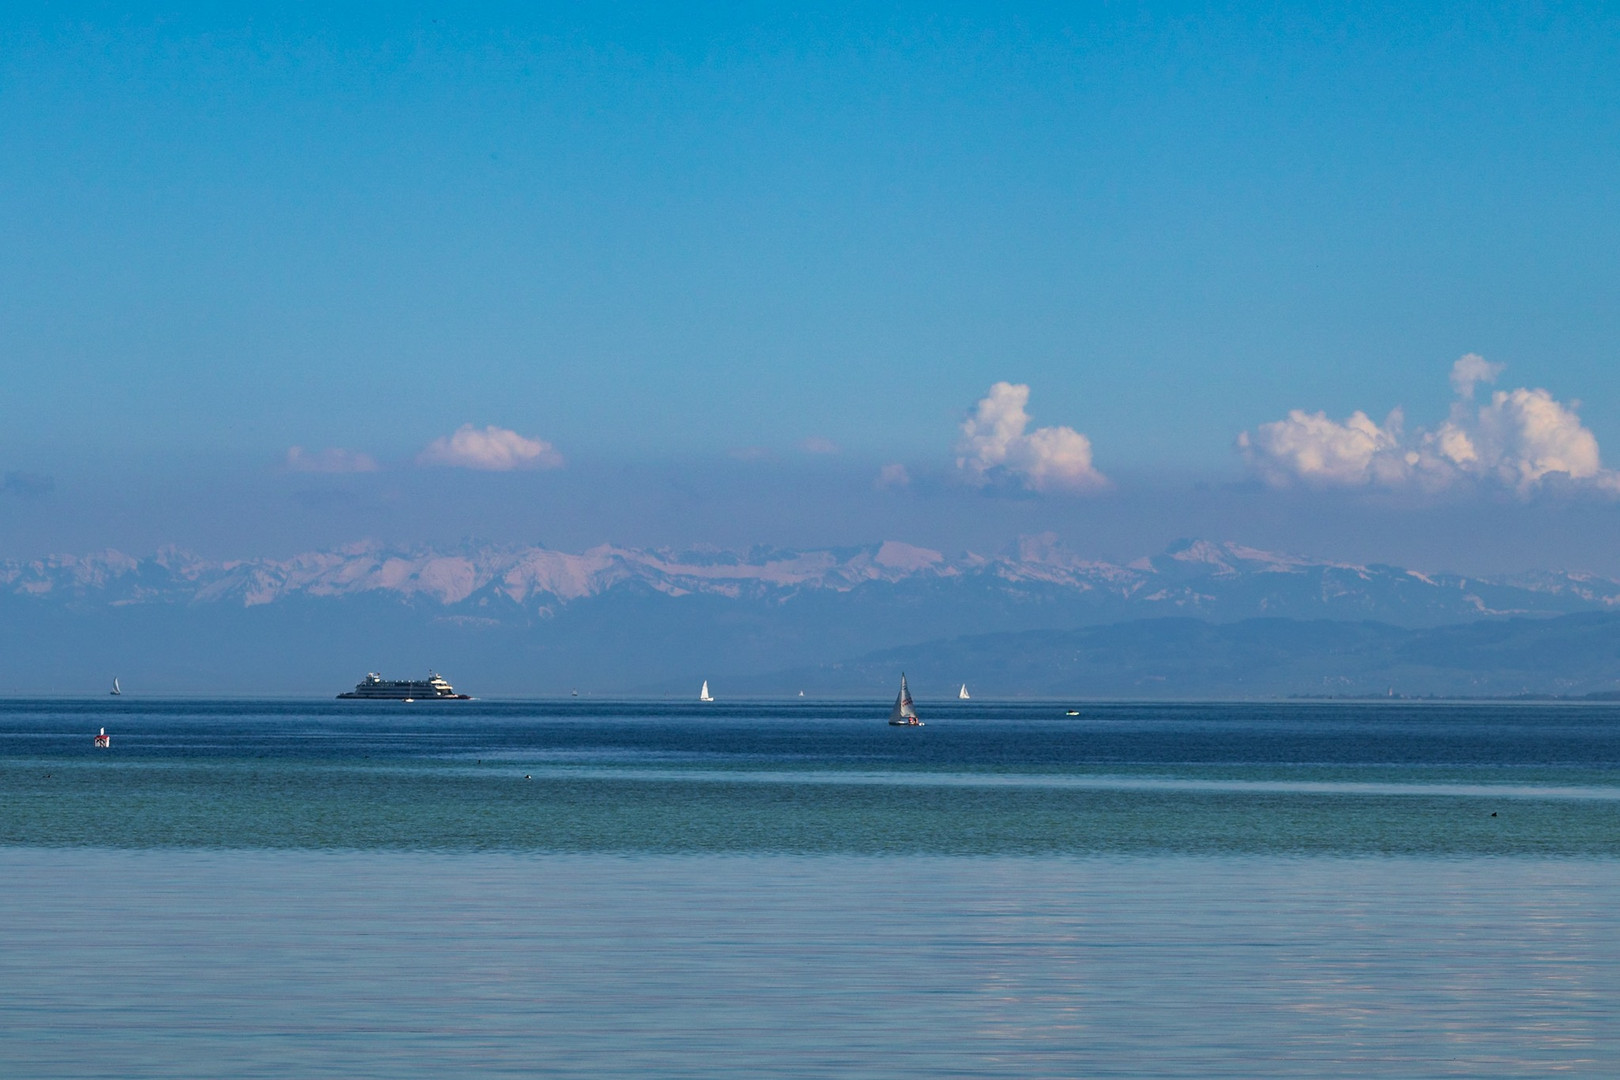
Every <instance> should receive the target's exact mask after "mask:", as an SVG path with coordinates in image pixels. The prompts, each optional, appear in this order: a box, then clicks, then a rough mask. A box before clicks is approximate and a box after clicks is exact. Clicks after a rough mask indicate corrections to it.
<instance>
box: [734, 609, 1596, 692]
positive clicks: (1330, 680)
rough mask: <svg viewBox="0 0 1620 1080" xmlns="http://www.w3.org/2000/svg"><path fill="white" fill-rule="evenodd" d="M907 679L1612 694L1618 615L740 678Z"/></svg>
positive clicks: (1063, 648) (924, 683)
mask: <svg viewBox="0 0 1620 1080" xmlns="http://www.w3.org/2000/svg"><path fill="white" fill-rule="evenodd" d="M900 671H905V672H907V673H908V675H909V676H910V678H911V681H912V685H913V686H915V687H925V688H927V689H928V690H930V691H934V692H936V693H937V692H947V691H949V690H950V689H952V688H954V687H956V686H958V685H959V684H962V683H967V684H969V685H970V686H971V687H972V688H973V691H974V692H977V693H981V694H985V695H987V696H1000V695H1034V696H1047V697H1063V696H1064V695H1070V696H1074V697H1076V698H1095V697H1116V696H1118V697H1153V696H1166V695H1168V696H1177V697H1187V696H1197V695H1214V696H1223V697H1242V696H1268V697H1269V696H1279V695H1282V696H1286V695H1329V696H1338V695H1354V696H1364V695H1378V694H1390V693H1394V694H1396V695H1414V696H1423V695H1440V696H1446V695H1456V696H1465V697H1469V696H1503V695H1505V696H1512V695H1520V694H1556V695H1577V696H1578V695H1584V694H1590V693H1603V692H1612V691H1614V690H1615V689H1616V688H1617V687H1620V615H1609V614H1599V613H1583V614H1578V615H1565V616H1561V617H1556V618H1545V619H1525V618H1516V619H1506V620H1500V621H1495V620H1491V621H1487V620H1479V621H1475V622H1471V623H1466V624H1461V625H1456V626H1439V627H1429V628H1422V629H1409V628H1404V627H1398V626H1391V625H1389V624H1386V623H1378V622H1349V621H1334V620H1327V619H1315V620H1300V619H1246V620H1243V621H1240V622H1235V623H1212V622H1207V621H1204V620H1198V619H1145V620H1138V621H1134V622H1127V623H1118V624H1114V625H1111V626H1093V627H1079V628H1075V629H1068V630H1028V631H1023V632H1020V633H1010V634H1007V633H1004V634H976V635H971V636H964V637H957V638H949V639H944V640H937V641H930V642H924V643H921V644H917V645H908V646H904V647H899V648H892V649H883V650H879V651H876V652H872V653H868V654H866V655H864V656H861V657H858V658H856V659H852V660H848V661H843V662H840V663H835V664H830V665H824V666H820V667H813V668H801V669H796V670H792V671H788V672H783V673H780V674H777V675H773V676H772V677H770V678H768V679H760V680H757V681H755V682H748V681H744V682H743V684H742V685H743V687H745V688H746V687H752V686H757V687H758V688H759V689H761V690H767V689H772V688H777V687H783V688H785V687H788V686H793V685H801V686H803V687H807V688H809V691H810V692H827V691H836V690H840V689H843V688H847V687H851V686H860V685H869V684H874V683H877V682H880V681H881V680H882V679H884V678H886V677H887V678H890V679H891V680H892V679H893V678H894V677H895V673H897V672H900Z"/></svg>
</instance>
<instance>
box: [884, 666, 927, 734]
mask: <svg viewBox="0 0 1620 1080" xmlns="http://www.w3.org/2000/svg"><path fill="white" fill-rule="evenodd" d="M889 723H890V724H891V725H892V726H894V727H922V726H923V722H922V721H921V720H919V719H917V709H916V707H915V706H913V705H912V704H911V690H910V689H909V688H908V687H907V686H906V673H905V672H903V671H902V672H901V673H900V696H899V697H897V698H895V699H894V710H893V711H892V712H890V713H889Z"/></svg>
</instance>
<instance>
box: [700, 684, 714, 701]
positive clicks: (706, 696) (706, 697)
mask: <svg viewBox="0 0 1620 1080" xmlns="http://www.w3.org/2000/svg"><path fill="white" fill-rule="evenodd" d="M698 700H699V701H713V700H714V695H713V694H711V693H709V680H708V679H704V680H703V689H701V690H699V691H698Z"/></svg>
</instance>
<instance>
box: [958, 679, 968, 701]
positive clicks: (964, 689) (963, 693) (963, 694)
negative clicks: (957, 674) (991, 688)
mask: <svg viewBox="0 0 1620 1080" xmlns="http://www.w3.org/2000/svg"><path fill="white" fill-rule="evenodd" d="M956 696H957V697H958V698H960V699H961V700H963V701H966V700H967V699H968V692H967V683H963V684H962V689H960V690H958V691H957V692H956Z"/></svg>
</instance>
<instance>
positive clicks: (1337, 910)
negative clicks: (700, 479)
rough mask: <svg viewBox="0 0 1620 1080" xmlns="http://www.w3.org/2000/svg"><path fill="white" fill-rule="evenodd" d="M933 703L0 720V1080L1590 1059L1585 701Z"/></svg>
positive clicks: (1356, 1068) (1601, 860)
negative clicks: (906, 723) (885, 708)
mask: <svg viewBox="0 0 1620 1080" xmlns="http://www.w3.org/2000/svg"><path fill="white" fill-rule="evenodd" d="M970 704H971V707H967V706H955V705H936V706H934V707H933V708H931V709H930V710H929V711H928V712H927V713H926V714H925V715H926V716H927V718H928V719H929V721H930V723H929V726H928V727H926V728H924V729H921V730H918V731H904V730H891V729H888V728H887V727H886V726H885V725H883V724H882V723H881V715H882V713H881V710H880V709H879V710H874V709H870V708H868V709H857V708H853V707H849V706H826V705H820V704H816V703H811V704H809V705H804V706H799V705H790V706H759V705H728V706H723V707H721V708H718V709H715V708H710V709H703V710H700V709H697V708H695V707H688V706H684V705H682V706H669V705H663V704H646V703H642V704H637V703H609V704H590V703H587V704H584V705H580V704H576V703H572V702H565V703H549V704H548V703H538V704H535V703H531V704H520V703H511V704H502V703H494V704H489V703H477V702H475V703H470V704H469V705H464V706H450V707H449V709H454V710H456V711H448V710H447V709H446V707H444V706H436V707H434V708H433V709H410V708H409V707H399V706H386V705H383V706H378V705H370V704H364V703H362V704H360V705H358V706H348V705H344V704H337V703H310V704H271V703H243V702H236V703H148V704H142V703H140V702H137V701H129V700H125V701H114V702H83V703H61V702H9V703H0V882H3V883H4V888H0V994H3V997H4V1001H5V1003H6V1004H5V1008H4V1009H0V1064H3V1065H4V1068H3V1069H0V1074H3V1075H5V1076H8V1077H11V1076H17V1077H68V1076H73V1077H81V1076H108V1077H114V1076H116V1077H125V1076H128V1077H147V1076H150V1077H159V1076H162V1077H169V1076H175V1077H189V1076H198V1077H201V1076H209V1077H221V1076H315V1077H328V1076H330V1077H361V1076H390V1077H411V1076H445V1075H471V1074H481V1075H498V1076H506V1075H511V1076H537V1075H539V1076H692V1077H698V1076H783V1077H789V1076H792V1077H799V1076H805V1077H808V1076H826V1075H841V1076H844V1075H847V1076H872V1077H891V1076H892V1077H910V1076H951V1075H957V1076H1189V1077H1190V1076H1233V1077H1239V1076H1369V1075H1380V1076H1400V1077H1411V1076H1480V1075H1489V1076H1545V1075H1549V1074H1552V1073H1560V1074H1570V1075H1581V1076H1612V1075H1616V1074H1620V1040H1617V1037H1616V1034H1615V1032H1617V1031H1620V915H1617V912H1620V903H1617V901H1620V858H1616V856H1617V855H1620V709H1614V708H1609V707H1598V706H1583V707H1574V706H1556V705H1548V706H1518V705H1515V706H1440V705H1425V706H1403V705H1382V704H1380V705H1376V706H1371V705H1312V704H1277V705H1219V706H1202V705H1151V706H1150V705H1115V706H1088V707H1087V708H1086V710H1085V715H1083V716H1081V717H1078V718H1072V719H1071V718H1067V717H1064V716H1062V715H1061V714H1062V709H1061V707H1056V708H1054V707H1052V706H1047V705H1028V704H1018V705H996V704H981V703H970ZM874 712H875V713H876V715H877V717H878V719H876V720H874V718H873V714H874ZM102 726H105V727H107V728H108V730H109V731H110V732H111V733H112V734H113V736H114V743H113V749H112V750H111V751H110V752H97V751H95V750H94V749H93V748H91V746H90V735H91V734H92V733H93V732H94V731H95V730H96V729H97V728H99V727H102ZM1493 815H1495V816H1493Z"/></svg>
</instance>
